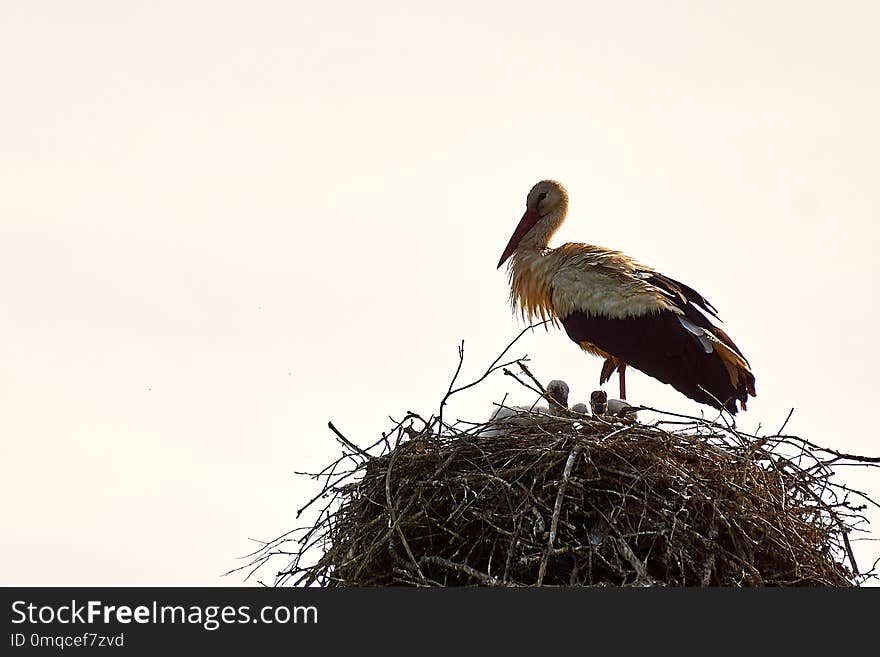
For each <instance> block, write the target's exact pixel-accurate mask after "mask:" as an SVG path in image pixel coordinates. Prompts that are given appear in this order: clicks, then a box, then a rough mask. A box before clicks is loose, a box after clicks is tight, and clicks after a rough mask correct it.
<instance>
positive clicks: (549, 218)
mask: <svg viewBox="0 0 880 657" xmlns="http://www.w3.org/2000/svg"><path fill="white" fill-rule="evenodd" d="M567 208H568V192H566V191H565V187H563V186H562V185H561V184H560V183H558V182H556V181H555V180H542V181H541V182H539V183H538V184H537V185H535V186H534V187H532V189H531V191H530V192H529V195H528V196H527V197H526V212H525V214H524V215H523V216H522V219H520V222H519V225H517V227H516V230H514V231H513V235H512V236H511V237H510V241H509V242H508V243H507V247H505V249H504V253H502V254H501V260H499V261H498V266H499V267H500V266H501V265H503V264H504V263H505V261H506V260H507V259H508V258H509V257H510V256H512V255H513V252H514V251H516V247H517V246H519V244H520V242H522V240H523V238H524V237H525V236H526V235H528V234H529V233H531V232H532V231H533V229H536V230H535V232H536V233H540V235H539V238H540V240H541V241H543V243H544V245H545V246H546V243H547V242H548V241H549V240H550V237H551V236H552V235H553V233H554V232H556V229H557V228H559V224H560V223H562V219H564V218H565V211H566V209H567Z"/></svg>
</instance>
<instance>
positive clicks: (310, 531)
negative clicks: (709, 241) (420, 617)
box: [248, 361, 878, 586]
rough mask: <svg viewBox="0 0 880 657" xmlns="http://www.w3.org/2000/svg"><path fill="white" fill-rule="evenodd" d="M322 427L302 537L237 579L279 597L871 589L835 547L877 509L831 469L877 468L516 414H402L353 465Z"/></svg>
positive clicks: (727, 434) (738, 438) (607, 422)
mask: <svg viewBox="0 0 880 657" xmlns="http://www.w3.org/2000/svg"><path fill="white" fill-rule="evenodd" d="M497 362H498V361H496V363H493V366H494V367H496V368H501V367H503V366H502V365H497ZM513 362H518V361H513ZM510 364H511V363H506V364H505V365H510ZM492 370H493V367H490V370H489V371H488V372H487V373H489V372H491V371H492ZM524 371H526V372H527V373H528V371H527V369H525V368H524ZM508 373H509V371H508ZM484 378H485V377H484ZM480 380H482V379H480ZM477 382H479V381H477ZM459 389H463V388H459ZM450 391H451V392H455V390H453V387H452V386H450ZM447 397H448V395H447ZM444 401H445V399H444ZM441 409H442V404H441ZM330 426H331V428H332V429H333V430H334V432H335V433H336V436H337V438H338V439H339V440H340V442H341V443H342V444H343V447H344V453H343V455H342V456H340V458H339V459H337V460H336V461H334V463H332V464H331V465H329V466H328V467H327V468H326V469H325V470H324V471H323V472H321V473H318V474H316V475H313V476H315V477H316V478H318V480H319V481H322V482H323V486H322V489H321V490H320V492H319V494H318V495H317V496H316V497H315V499H314V500H312V501H311V502H310V503H309V504H308V505H306V507H312V506H314V505H315V503H316V502H317V501H318V500H323V501H324V505H323V509H321V510H320V512H319V513H318V516H317V519H316V520H315V522H314V524H313V525H311V526H309V527H304V528H302V529H300V530H294V531H292V532H291V533H289V534H286V535H284V536H282V537H279V538H278V539H276V540H274V541H270V542H268V543H266V544H265V545H263V547H262V548H261V549H260V550H258V551H257V552H256V553H254V554H253V555H251V556H252V560H251V561H250V562H249V564H248V567H250V568H251V572H253V570H256V569H258V568H260V567H262V566H263V565H265V564H266V563H267V562H268V561H269V560H271V559H273V558H274V557H276V556H278V555H282V556H284V557H285V558H286V559H288V564H287V566H286V567H285V568H284V569H283V570H281V571H279V572H277V576H276V579H275V583H276V584H284V583H292V584H297V585H323V586H389V585H414V586H431V585H434V586H437V585H441V586H462V585H489V586H532V585H553V586H556V585H592V586H597V585H598V586H650V585H670V586H695V585H696V586H700V585H701V586H707V585H708V586H758V585H767V586H816V585H826V586H828V585H830V586H854V585H858V584H860V583H862V582H864V581H865V580H866V579H867V578H869V577H873V576H874V575H873V570H874V569H873V567H872V568H871V569H870V571H869V572H867V573H862V574H859V572H858V567H857V565H856V561H855V558H854V556H853V552H852V549H851V539H850V534H851V533H853V532H860V531H862V532H863V531H864V528H863V526H864V525H865V524H866V520H865V517H864V515H863V514H864V510H865V508H866V505H867V504H876V503H874V502H873V501H872V500H870V499H869V498H867V497H866V496H864V495H863V494H861V493H859V492H858V491H854V490H852V489H851V488H849V487H847V486H846V485H844V484H842V483H839V482H838V481H837V480H836V475H835V470H834V466H835V465H839V464H841V463H848V464H851V463H853V462H858V463H860V464H862V465H868V466H869V467H876V461H877V460H878V459H875V458H874V459H872V458H866V457H857V456H852V455H846V454H841V453H839V452H836V451H834V450H828V449H824V448H821V447H819V446H817V445H814V444H812V443H810V442H809V441H806V440H804V439H801V438H798V437H794V436H785V435H778V434H777V435H773V436H764V437H758V436H751V435H747V434H743V433H741V432H739V431H737V430H736V429H735V428H733V427H731V426H729V425H726V424H718V423H715V422H710V421H707V420H704V419H700V418H685V417H683V416H672V415H671V414H667V415H665V416H661V419H659V420H656V421H654V422H652V423H651V424H645V423H642V422H636V421H633V420H630V419H620V418H610V417H606V416H583V415H576V414H573V413H571V412H568V411H559V412H557V414H556V415H536V414H528V413H524V414H523V415H521V416H517V417H514V418H508V419H506V420H503V421H499V422H495V423H485V424H478V425H474V424H470V425H468V426H466V427H465V426H463V423H461V422H459V423H456V424H454V425H451V426H450V425H447V424H445V423H444V422H443V420H442V413H441V414H440V416H439V417H433V416H432V417H431V418H430V419H429V420H423V419H422V418H420V417H419V416H416V415H413V414H410V415H408V416H407V418H406V419H405V420H404V421H402V422H400V423H397V424H396V426H395V427H394V429H393V430H392V431H390V432H388V433H386V434H383V436H382V439H381V440H380V441H378V442H377V443H375V444H374V445H373V446H371V447H370V448H367V449H366V450H363V449H360V448H358V447H356V446H354V445H353V444H352V443H351V442H350V441H349V440H348V439H346V438H344V437H343V436H342V435H341V434H340V433H339V432H338V431H336V429H335V427H333V425H332V424H331V425H330ZM487 430H488V431H487ZM487 434H496V435H487ZM345 463H348V464H350V466H348V469H347V470H345V469H344V468H345V467H346V466H345V465H344V464H345ZM340 470H342V471H341V472H340ZM853 500H854V501H853ZM856 502H858V504H857V503H856ZM304 508H305V507H304ZM301 512H302V510H301ZM291 545H293V546H294V549H293V550H291V549H290V548H289V546H291Z"/></svg>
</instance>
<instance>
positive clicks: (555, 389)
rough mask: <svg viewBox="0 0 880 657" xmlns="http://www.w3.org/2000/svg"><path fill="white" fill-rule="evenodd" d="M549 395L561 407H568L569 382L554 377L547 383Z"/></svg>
mask: <svg viewBox="0 0 880 657" xmlns="http://www.w3.org/2000/svg"><path fill="white" fill-rule="evenodd" d="M547 396H549V397H550V399H552V400H553V401H555V402H556V403H557V404H559V406H560V407H561V408H568V384H567V383H566V382H565V381H561V380H560V379H553V380H552V381H551V382H550V383H548V384H547Z"/></svg>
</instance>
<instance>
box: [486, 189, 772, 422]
mask: <svg viewBox="0 0 880 657" xmlns="http://www.w3.org/2000/svg"><path fill="white" fill-rule="evenodd" d="M567 211H568V193H567V192H566V191H565V188H564V187H563V186H562V185H560V184H559V183H558V182H556V181H554V180H542V181H541V182H539V183H538V184H537V185H535V186H534V187H533V188H532V190H531V191H530V192H529V195H528V197H527V198H526V212H525V214H524V215H523V217H522V219H521V220H520V222H519V225H518V226H517V227H516V230H514V232H513V235H512V236H511V238H510V241H509V242H508V243H507V246H506V247H505V249H504V253H502V254H501V259H500V260H499V261H498V267H501V265H503V264H504V263H505V262H506V261H507V260H508V259H511V263H510V266H509V271H510V285H511V292H510V298H511V303H512V305H513V306H514V308H517V307H518V308H519V309H520V311H521V312H522V314H523V317H524V318H526V319H528V320H532V319H539V318H540V319H551V320H553V322H554V323H557V324H558V323H561V324H562V326H563V327H564V328H565V331H566V333H568V336H569V337H570V338H571V339H572V340H573V341H575V342H576V343H577V344H578V345H579V346H580V347H581V349H583V350H584V351H586V352H588V353H591V354H595V355H597V356H600V357H602V358H604V359H605V363H604V365H603V366H602V373H601V375H600V380H599V383H600V385H601V384H602V383H605V381H607V380H608V378H609V377H610V376H611V374H612V373H613V372H614V370H615V369H617V370H618V371H619V372H620V396H621V398H623V399H626V385H625V379H624V370H625V368H626V366H627V365H630V366H632V367H634V368H636V369H638V370H641V371H642V372H644V373H645V374H648V375H649V376H652V377H654V378H656V379H659V380H660V381H663V382H664V383H668V384H669V385H671V386H672V387H674V388H675V389H676V390H678V391H679V392H681V393H682V394H684V395H687V396H688V397H690V398H691V399H694V400H696V401H698V402H700V403H703V404H709V405H710V406H714V407H716V408H725V409H727V410H728V411H730V412H731V413H736V412H737V410H738V409H737V402H739V403H740V405H741V406H742V408H743V409H745V408H746V401H747V399H748V396H749V395H752V396H755V377H754V375H753V374H752V372H751V370H750V369H749V364H748V362H747V361H746V359H745V356H743V354H742V352H741V351H740V350H739V348H738V347H737V346H736V345H735V344H734V342H733V340H731V339H730V338H729V337H728V336H727V334H726V333H725V332H724V331H722V330H721V329H720V328H718V327H717V326H715V325H713V324H712V323H711V322H710V321H709V320H708V319H707V317H706V315H704V314H703V312H701V311H700V308H702V309H703V310H704V311H705V312H707V313H709V314H710V315H712V316H713V317H715V318H716V319H717V317H718V316H717V315H716V314H715V308H714V307H713V306H712V304H710V303H709V302H708V301H707V300H706V299H705V298H703V296H702V295H700V294H699V293H698V292H696V291H695V290H694V289H693V288H690V287H688V286H687V285H684V284H682V283H679V282H678V281H676V280H674V279H672V278H669V277H668V276H664V275H663V274H661V273H659V272H657V271H655V270H654V269H651V268H650V267H646V266H644V265H642V264H640V263H638V262H636V261H635V260H633V259H632V258H629V257H628V256H626V255H624V254H623V253H620V252H618V251H612V250H610V249H605V248H602V247H599V246H592V245H590V244H577V243H569V244H563V245H562V246H559V247H557V248H555V249H549V248H548V243H549V242H550V238H551V237H552V236H553V234H554V233H555V232H556V230H557V229H558V228H559V226H560V225H561V224H562V222H563V221H564V220H565V215H566V212H567ZM698 307H699V308H698Z"/></svg>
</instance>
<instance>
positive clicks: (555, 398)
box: [480, 379, 569, 437]
mask: <svg viewBox="0 0 880 657" xmlns="http://www.w3.org/2000/svg"><path fill="white" fill-rule="evenodd" d="M568 392H569V388H568V384H567V383H566V382H565V381H562V380H561V379H553V380H552V381H551V382H550V383H548V384H547V398H548V400H549V406H537V405H536V404H532V405H531V406H497V407H496V408H494V409H493V410H492V414H491V415H490V416H489V422H490V423H492V422H500V421H502V420H504V421H507V422H508V423H513V424H519V423H527V422H528V421H529V420H528V418H527V417H526V418H524V419H523V421H522V422H519V421H517V420H516V419H515V418H517V417H519V416H522V415H526V416H528V415H530V414H531V415H560V414H561V413H562V411H564V410H566V409H568ZM506 433H507V430H506V429H484V430H483V431H481V432H480V435H482V436H487V437H491V436H502V435H504V434H506Z"/></svg>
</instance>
